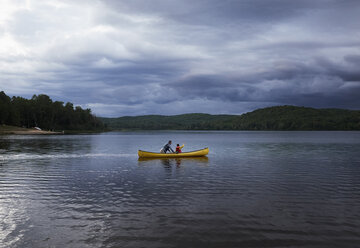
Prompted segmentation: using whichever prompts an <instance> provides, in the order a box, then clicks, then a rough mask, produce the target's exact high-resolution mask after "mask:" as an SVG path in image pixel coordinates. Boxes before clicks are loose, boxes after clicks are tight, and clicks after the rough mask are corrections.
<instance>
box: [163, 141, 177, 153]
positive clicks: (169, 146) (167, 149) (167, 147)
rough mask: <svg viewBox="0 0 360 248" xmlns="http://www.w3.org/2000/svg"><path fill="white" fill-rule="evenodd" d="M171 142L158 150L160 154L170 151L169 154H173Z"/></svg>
mask: <svg viewBox="0 0 360 248" xmlns="http://www.w3.org/2000/svg"><path fill="white" fill-rule="evenodd" d="M171 143H172V142H171V140H169V142H168V143H167V144H166V145H164V147H163V148H162V149H161V150H160V153H167V152H168V151H171V153H174V150H173V149H172V148H171Z"/></svg>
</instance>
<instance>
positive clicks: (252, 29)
mask: <svg viewBox="0 0 360 248" xmlns="http://www.w3.org/2000/svg"><path fill="white" fill-rule="evenodd" d="M9 3H11V1H9ZM29 3H30V5H32V6H30V8H22V9H20V8H19V11H17V12H15V13H14V14H13V15H12V16H11V18H9V19H6V21H3V22H2V21H1V20H2V19H0V30H1V33H0V88H1V89H2V90H5V91H6V92H7V93H8V94H13V95H22V96H26V97H28V96H31V95H32V94H39V93H45V94H49V95H50V96H51V97H53V98H54V99H56V100H62V101H71V102H74V103H75V104H81V105H82V106H93V107H94V112H95V113H97V114H98V115H102V114H104V115H112V116H116V115H124V114H129V113H131V114H152V113H158V114H161V113H163V114H171V113H182V112H187V113H188V112H210V113H240V112H241V111H249V110H252V109H254V108H257V107H263V106H270V105H278V104H296V105H305V106H315V107H345V108H352V109H354V108H360V103H359V100H358V99H360V96H359V92H360V90H359V82H360V72H359V70H358V68H359V65H360V55H359V52H358V51H359V48H360V42H359V39H358V37H359V32H358V30H360V19H359V18H360V15H358V10H359V8H360V3H359V1H350V0H349V1H335V0H324V1H322V0H320V1H310V0H304V1H287V0H275V1H267V0H262V1H261V0H251V1H250V0H246V1H245V0H244V1H237V0H224V1H217V0H199V1H190V0H184V1H175V0H154V1H145V0H132V1H115V0H104V1H96V2H89V1H76V2H74V1H70V0H64V1H59V2H55V4H59V6H57V7H53V6H52V4H54V3H51V4H50V2H48V1H40V0H39V1H29ZM20 5H21V4H19V2H17V4H16V6H20ZM14 6H15V5H14ZM106 108H109V110H106ZM127 108H128V109H127ZM96 111H98V112H96Z"/></svg>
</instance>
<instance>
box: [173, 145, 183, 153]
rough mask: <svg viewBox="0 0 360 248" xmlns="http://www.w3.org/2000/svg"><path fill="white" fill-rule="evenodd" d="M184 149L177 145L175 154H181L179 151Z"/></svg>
mask: <svg viewBox="0 0 360 248" xmlns="http://www.w3.org/2000/svg"><path fill="white" fill-rule="evenodd" d="M183 147H184V145H182V146H180V145H179V144H177V145H176V150H175V152H176V153H181V149H182V148H183Z"/></svg>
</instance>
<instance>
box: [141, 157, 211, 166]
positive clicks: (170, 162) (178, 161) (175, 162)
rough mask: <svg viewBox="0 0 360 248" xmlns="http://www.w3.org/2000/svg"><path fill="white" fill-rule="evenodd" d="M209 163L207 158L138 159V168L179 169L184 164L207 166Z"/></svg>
mask: <svg viewBox="0 0 360 248" xmlns="http://www.w3.org/2000/svg"><path fill="white" fill-rule="evenodd" d="M208 163H209V158H208V157H193V158H139V159H138V165H139V166H148V165H159V164H161V165H163V166H164V167H172V166H176V167H180V166H181V165H186V164H195V165H200V166H207V165H208Z"/></svg>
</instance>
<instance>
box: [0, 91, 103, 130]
mask: <svg viewBox="0 0 360 248" xmlns="http://www.w3.org/2000/svg"><path fill="white" fill-rule="evenodd" d="M0 124H3V125H5V124H6V125H13V126H19V127H27V128H30V127H35V126H37V127H40V128H42V129H46V130H102V129H104V124H103V123H102V122H101V121H100V120H99V119H98V118H97V117H95V116H94V115H92V114H91V110H90V109H85V110H84V109H82V108H81V107H79V106H77V107H75V108H74V106H73V104H72V103H66V104H65V106H64V103H63V102H59V101H55V102H53V101H52V100H51V99H50V97H49V96H47V95H34V96H33V97H32V98H31V99H25V98H22V97H12V98H10V97H8V96H7V95H6V94H5V93H4V92H3V91H1V92H0Z"/></svg>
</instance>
